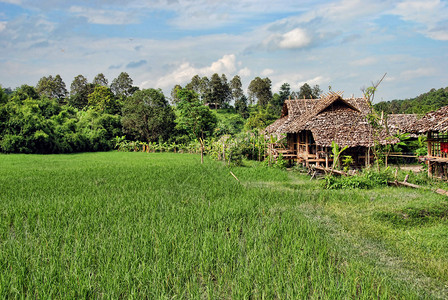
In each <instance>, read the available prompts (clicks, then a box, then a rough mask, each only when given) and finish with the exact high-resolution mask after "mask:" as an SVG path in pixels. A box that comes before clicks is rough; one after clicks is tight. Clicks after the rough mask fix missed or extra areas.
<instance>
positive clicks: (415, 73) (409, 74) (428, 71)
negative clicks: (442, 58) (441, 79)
mask: <svg viewBox="0 0 448 300" xmlns="http://www.w3.org/2000/svg"><path fill="white" fill-rule="evenodd" d="M435 73H436V70H435V69H434V68H418V69H413V70H407V71H403V72H401V77H402V78H405V79H414V78H420V77H428V76H433V75H436V74H435Z"/></svg>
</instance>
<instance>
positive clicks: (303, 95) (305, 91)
mask: <svg viewBox="0 0 448 300" xmlns="http://www.w3.org/2000/svg"><path fill="white" fill-rule="evenodd" d="M299 99H313V90H312V89H311V87H310V85H309V84H308V83H304V84H303V85H302V86H301V87H300V90H299Z"/></svg>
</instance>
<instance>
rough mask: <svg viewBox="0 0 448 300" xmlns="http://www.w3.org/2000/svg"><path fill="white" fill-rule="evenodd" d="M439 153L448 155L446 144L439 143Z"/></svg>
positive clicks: (447, 144) (447, 145)
mask: <svg viewBox="0 0 448 300" xmlns="http://www.w3.org/2000/svg"><path fill="white" fill-rule="evenodd" d="M440 151H442V153H448V143H440Z"/></svg>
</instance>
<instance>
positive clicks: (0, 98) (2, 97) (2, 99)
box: [0, 85, 8, 105]
mask: <svg viewBox="0 0 448 300" xmlns="http://www.w3.org/2000/svg"><path fill="white" fill-rule="evenodd" d="M6 102H8V95H7V94H6V93H5V91H4V90H3V88H2V86H1V85H0V105H2V104H5V103H6Z"/></svg>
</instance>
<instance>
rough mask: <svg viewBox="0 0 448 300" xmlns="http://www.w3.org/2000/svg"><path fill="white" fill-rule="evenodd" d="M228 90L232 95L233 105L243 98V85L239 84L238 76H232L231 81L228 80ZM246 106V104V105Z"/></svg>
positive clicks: (239, 78)
mask: <svg viewBox="0 0 448 300" xmlns="http://www.w3.org/2000/svg"><path fill="white" fill-rule="evenodd" d="M230 90H231V94H232V99H233V101H234V103H236V102H237V101H238V100H240V99H241V98H242V97H243V96H244V93H243V85H242V83H241V77H240V76H238V75H235V76H233V78H232V80H230ZM246 102H247V98H246ZM246 106H247V103H246Z"/></svg>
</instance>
